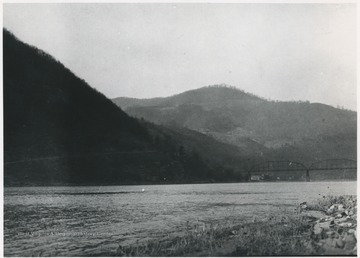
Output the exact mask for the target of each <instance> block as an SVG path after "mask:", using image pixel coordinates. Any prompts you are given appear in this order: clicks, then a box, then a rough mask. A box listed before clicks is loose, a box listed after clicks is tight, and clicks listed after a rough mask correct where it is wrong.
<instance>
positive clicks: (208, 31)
mask: <svg viewBox="0 0 360 258" xmlns="http://www.w3.org/2000/svg"><path fill="white" fill-rule="evenodd" d="M3 23H4V27H5V28H7V29H8V30H10V31H11V32H13V33H14V34H15V35H16V36H17V37H18V38H19V39H20V40H22V41H25V42H27V43H29V44H31V45H34V46H36V47H38V48H40V49H43V50H45V51H46V52H48V53H49V54H51V55H52V56H54V57H55V58H56V59H58V60H59V61H60V62H62V63H63V64H64V65H65V66H66V67H68V68H69V69H70V70H72V71H73V72H74V73H75V74H76V75H77V76H79V77H81V78H83V79H85V81H87V82H88V83H89V84H90V85H91V86H92V87H94V88H96V89H97V90H98V91H100V92H102V93H104V94H105V95H106V96H107V97H109V98H114V97H119V96H126V97H136V98H151V97H158V96H169V95H173V94H177V93H181V92H183V91H186V90H190V89H195V88H200V87H203V86H207V85H213V84H220V83H225V84H229V85H233V86H235V87H238V88H240V89H243V90H245V91H247V92H251V93H254V94H256V95H259V96H261V97H265V98H270V99H272V100H309V101H310V102H321V103H325V104H329V105H333V106H337V105H339V106H343V107H345V108H349V109H352V110H356V86H357V85H356V72H357V70H356V50H357V48H356V47H357V45H356V32H357V28H356V5H355V4H243V3H235V4H215V3H211V4H207V3H198V4H194V3H180V4H179V3H178V4H170V3H168V4H165V3H162V4H160V3H147V4H131V3H113V4H83V3H82V4H14V3H11V4H4V9H3Z"/></svg>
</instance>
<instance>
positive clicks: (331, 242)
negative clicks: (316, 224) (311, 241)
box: [324, 238, 336, 248]
mask: <svg viewBox="0 0 360 258" xmlns="http://www.w3.org/2000/svg"><path fill="white" fill-rule="evenodd" d="M325 245H326V246H329V247H336V240H335V239H332V238H328V239H326V240H325ZM326 246H324V247H325V248H326Z"/></svg>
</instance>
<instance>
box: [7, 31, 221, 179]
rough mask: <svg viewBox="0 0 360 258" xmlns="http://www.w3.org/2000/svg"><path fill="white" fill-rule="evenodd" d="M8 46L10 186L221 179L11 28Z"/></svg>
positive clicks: (195, 156) (179, 144)
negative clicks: (17, 34) (29, 43)
mask: <svg viewBox="0 0 360 258" xmlns="http://www.w3.org/2000/svg"><path fill="white" fill-rule="evenodd" d="M3 46H4V48H3V61H4V62H3V63H4V73H3V74H4V158H5V162H4V167H5V169H4V175H5V185H64V184H75V185H79V184H80V185H87V184H129V183H137V184H140V183H159V182H169V183H172V182H175V183H176V182H197V181H204V180H209V179H211V178H214V176H213V175H215V174H214V170H212V169H211V168H210V167H209V166H208V165H207V164H205V162H204V161H203V160H202V158H201V157H200V156H199V154H198V153H197V152H196V151H193V149H192V147H191V146H189V145H187V144H182V142H181V141H179V140H178V139H176V140H174V139H172V138H171V135H170V133H169V130H167V132H163V131H162V130H159V129H157V128H156V126H151V125H146V124H145V123H141V122H139V121H138V120H136V119H134V118H132V117H129V116H128V115H127V114H126V113H124V112H123V111H122V110H121V109H120V108H118V107H117V106H116V105H115V104H114V103H112V102H111V101H110V100H109V99H107V98H106V97H105V96H104V95H102V94H100V93H99V92H97V91H96V90H94V89H93V88H91V87H90V86H89V85H88V84H87V83H86V82H85V81H83V80H81V79H79V78H78V77H76V76H75V75H74V74H73V73H72V72H71V71H70V70H68V69H67V68H66V67H64V66H63V65H62V64H61V63H59V62H57V61H56V60H54V59H53V58H52V57H51V56H49V55H48V54H46V53H44V52H43V51H41V50H39V49H37V48H35V47H31V46H29V45H26V44H24V43H22V42H21V41H19V40H18V39H16V38H15V37H14V36H13V35H12V34H11V33H10V32H8V31H6V30H4V31H3ZM147 126H148V127H149V128H147ZM169 171H170V172H169ZM215 179H216V176H215Z"/></svg>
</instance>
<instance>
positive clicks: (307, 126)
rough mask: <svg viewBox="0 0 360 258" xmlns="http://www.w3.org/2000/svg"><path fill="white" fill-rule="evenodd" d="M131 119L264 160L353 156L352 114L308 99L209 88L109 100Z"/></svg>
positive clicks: (304, 159)
mask: <svg viewBox="0 0 360 258" xmlns="http://www.w3.org/2000/svg"><path fill="white" fill-rule="evenodd" d="M113 101H114V103H116V104H117V105H118V106H119V107H122V108H124V109H125V111H126V112H127V113H128V114H130V115H133V116H135V117H139V118H140V117H142V118H144V119H146V120H149V121H151V122H154V123H157V124H163V125H171V126H174V127H183V126H185V127H187V128H189V129H192V130H195V131H198V132H202V133H204V134H207V135H210V136H212V137H214V138H215V139H217V140H219V141H222V142H225V143H229V144H233V145H236V146H238V147H239V148H241V150H242V151H243V152H247V155H250V156H251V155H252V156H253V157H256V156H259V153H261V155H262V156H263V157H264V158H265V157H266V159H268V160H271V159H281V160H283V159H292V160H299V161H302V162H305V163H311V162H313V161H316V160H320V159H330V158H350V159H356V112H353V111H347V110H340V109H337V108H333V107H331V106H327V105H323V104H318V103H308V102H275V101H267V100H265V99H262V98H259V97H256V96H254V95H252V94H248V93H245V92H243V91H241V90H238V89H236V88H233V87H226V86H223V85H220V86H210V87H203V88H200V89H197V90H191V91H187V92H184V93H182V94H178V95H175V96H171V97H167V98H155V99H144V100H141V99H130V98H116V99H113Z"/></svg>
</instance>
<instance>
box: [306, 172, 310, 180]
mask: <svg viewBox="0 0 360 258" xmlns="http://www.w3.org/2000/svg"><path fill="white" fill-rule="evenodd" d="M306 182H310V170H309V169H307V170H306Z"/></svg>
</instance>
